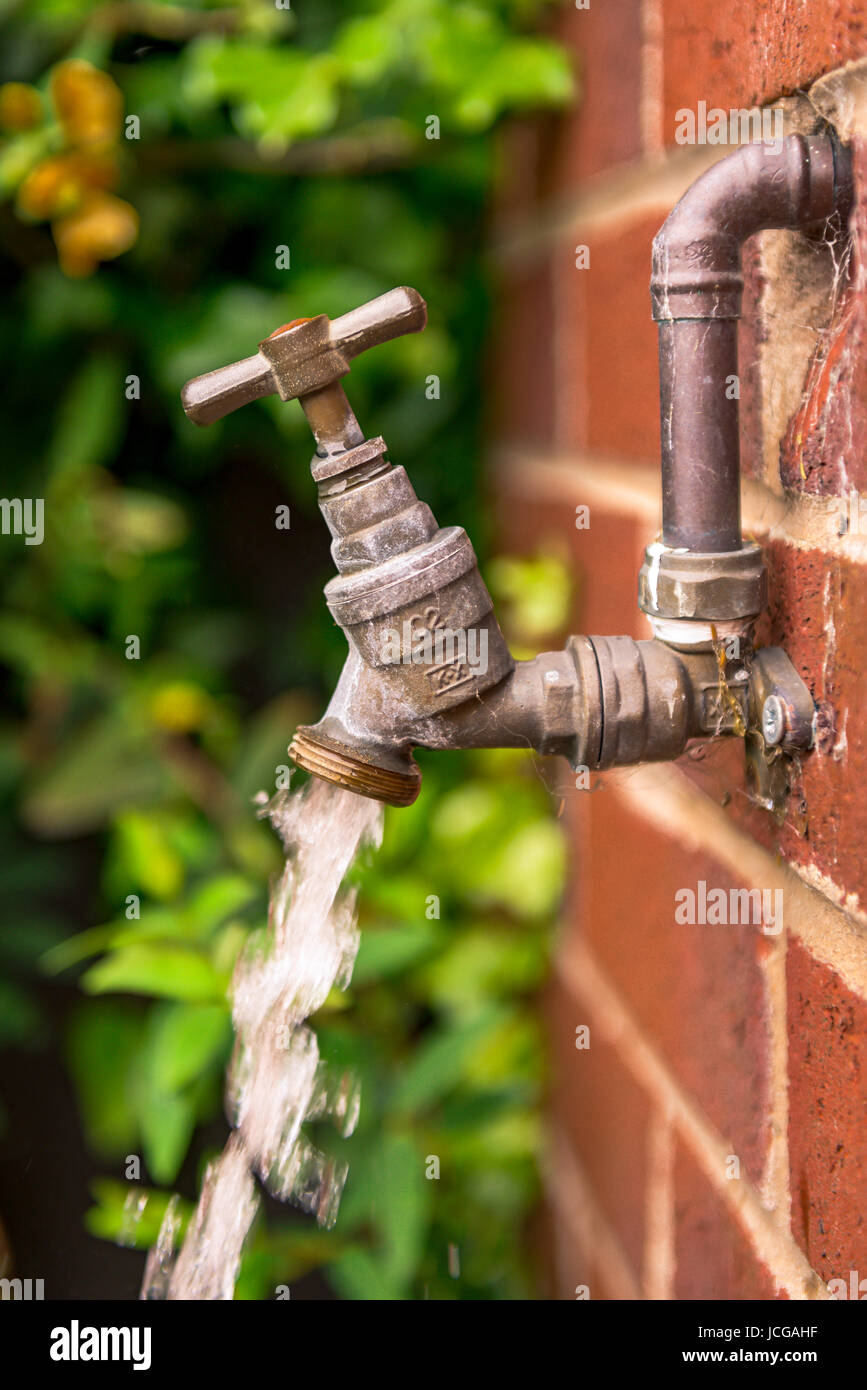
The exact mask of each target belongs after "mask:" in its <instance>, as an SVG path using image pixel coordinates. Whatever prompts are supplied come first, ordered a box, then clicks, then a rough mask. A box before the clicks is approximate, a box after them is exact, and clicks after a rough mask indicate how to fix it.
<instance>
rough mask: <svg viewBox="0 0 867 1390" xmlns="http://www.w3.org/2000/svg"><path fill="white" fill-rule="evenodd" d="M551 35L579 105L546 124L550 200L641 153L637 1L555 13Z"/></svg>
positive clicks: (639, 8)
mask: <svg viewBox="0 0 867 1390" xmlns="http://www.w3.org/2000/svg"><path fill="white" fill-rule="evenodd" d="M553 36H554V38H556V39H558V40H559V41H560V42H561V43H562V44H564V45H565V47H566V48H567V49H568V50H569V52H570V53H573V54H575V58H576V71H577V74H578V84H579V91H578V98H577V100H576V102H575V104H574V106H573V107H572V108H571V109H570V110H569V111H568V112H567V113H566V114H565V115H564V116H561V117H560V118H559V119H550V118H549V120H548V121H547V122H546V136H547V139H546V141H545V149H546V156H545V160H544V165H543V173H542V187H543V191H544V194H545V196H547V197H556V196H558V195H560V194H562V193H564V192H569V191H571V190H572V189H574V188H576V187H577V186H578V185H580V183H581V182H582V181H583V180H584V179H586V178H588V177H589V176H590V175H593V174H599V173H602V172H603V171H604V170H607V169H611V168H612V167H614V166H616V165H618V164H623V163H624V162H626V161H628V160H632V159H636V158H638V157H639V156H640V154H641V119H640V112H641V101H640V93H641V87H642V47H643V39H642V0H618V4H617V5H616V6H615V5H591V6H590V8H589V9H584V10H576V9H575V7H574V5H570V6H565V5H564V6H562V7H560V8H559V9H558V11H557V13H556V15H555V19H554V25H553Z"/></svg>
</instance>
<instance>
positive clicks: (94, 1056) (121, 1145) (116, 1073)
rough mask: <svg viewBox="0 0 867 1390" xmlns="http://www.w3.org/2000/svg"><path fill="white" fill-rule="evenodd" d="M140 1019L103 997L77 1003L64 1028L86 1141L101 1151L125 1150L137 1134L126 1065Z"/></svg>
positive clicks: (131, 1060)
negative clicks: (96, 1000)
mask: <svg viewBox="0 0 867 1390" xmlns="http://www.w3.org/2000/svg"><path fill="white" fill-rule="evenodd" d="M143 1036H144V1020H143V1019H142V1017H141V1015H139V1014H138V1013H134V1012H132V1011H131V1010H130V1009H129V1007H128V1006H127V1005H123V1004H119V1003H115V1002H114V1001H109V1000H100V1001H99V1002H94V1003H89V1004H80V1005H79V1006H78V1008H77V1009H76V1010H75V1011H74V1012H73V1014H72V1016H71V1018H70V1021H69V1025H68V1027H67V1034H66V1054H67V1060H68V1064H69V1069H70V1072H71V1073H72V1079H73V1081H74V1083H75V1087H76V1090H77V1093H78V1101H79V1105H80V1107H81V1113H82V1118H83V1120H84V1126H85V1129H86V1131H87V1138H88V1142H89V1143H90V1145H91V1147H92V1148H93V1149H94V1150H95V1151H96V1152H97V1153H98V1154H101V1155H104V1156H106V1157H110V1158H117V1157H118V1156H119V1155H124V1154H126V1153H129V1152H130V1151H131V1149H132V1147H133V1146H134V1145H135V1143H136V1141H137V1139H138V1120H137V1116H136V1111H135V1107H134V1104H133V1096H132V1082H131V1077H132V1070H133V1067H134V1065H135V1062H136V1059H137V1057H138V1054H139V1049H140V1047H141V1043H142V1039H143Z"/></svg>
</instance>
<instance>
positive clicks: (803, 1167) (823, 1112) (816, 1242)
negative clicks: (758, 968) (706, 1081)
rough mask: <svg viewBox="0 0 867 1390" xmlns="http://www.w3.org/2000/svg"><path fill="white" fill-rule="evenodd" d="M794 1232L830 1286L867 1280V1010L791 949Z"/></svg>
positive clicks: (799, 950)
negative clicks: (851, 1277)
mask: <svg viewBox="0 0 867 1390" xmlns="http://www.w3.org/2000/svg"><path fill="white" fill-rule="evenodd" d="M786 969H787V975H788V982H789V1154H790V1161H791V1172H792V1230H793V1232H794V1234H795V1238H796V1239H797V1241H798V1243H799V1244H800V1245H801V1246H802V1247H803V1249H804V1252H805V1254H806V1255H807V1258H808V1259H809V1261H810V1263H811V1265H813V1267H814V1268H815V1269H816V1270H818V1272H819V1273H820V1274H821V1275H822V1277H823V1278H824V1279H826V1280H827V1279H845V1280H847V1281H848V1278H849V1272H850V1270H856V1271H858V1275H859V1280H860V1279H867V1123H865V1119H867V1004H865V1003H864V1001H863V999H859V998H857V997H856V996H855V995H853V994H852V993H851V992H850V990H849V989H847V987H846V986H845V985H844V984H843V982H842V980H841V979H840V978H839V976H838V975H836V974H835V973H834V972H833V971H832V970H829V969H828V968H827V966H825V965H822V964H820V963H819V962H818V961H816V960H814V959H813V958H812V956H810V955H809V954H808V953H807V952H806V951H805V950H804V949H803V948H802V947H801V946H799V945H798V944H797V942H792V943H790V945H789V951H788V959H787V966H786Z"/></svg>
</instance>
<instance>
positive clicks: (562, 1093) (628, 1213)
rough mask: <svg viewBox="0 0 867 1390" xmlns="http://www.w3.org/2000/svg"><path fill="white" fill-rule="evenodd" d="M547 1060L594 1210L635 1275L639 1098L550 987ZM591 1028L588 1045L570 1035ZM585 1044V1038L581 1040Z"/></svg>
mask: <svg viewBox="0 0 867 1390" xmlns="http://www.w3.org/2000/svg"><path fill="white" fill-rule="evenodd" d="M545 1019H546V1026H547V1030H548V1037H549V1046H550V1053H551V1071H552V1101H553V1106H554V1110H555V1113H556V1114H557V1116H558V1118H559V1122H560V1124H561V1125H562V1126H563V1127H564V1128H565V1130H566V1132H567V1134H568V1135H569V1138H570V1140H571V1142H572V1144H573V1145H574V1148H575V1152H576V1154H577V1155H578V1160H579V1162H580V1164H581V1167H582V1169H583V1170H584V1172H585V1173H586V1175H587V1177H588V1179H589V1181H590V1184H591V1186H592V1188H593V1191H594V1193H595V1195H596V1199H597V1201H598V1204H599V1207H600V1208H601V1210H602V1212H603V1213H604V1215H605V1216H606V1218H607V1220H608V1222H609V1224H610V1226H611V1227H612V1229H613V1230H614V1231H615V1232H616V1234H617V1236H618V1239H619V1241H620V1244H621V1245H622V1247H623V1249H624V1251H625V1252H626V1254H627V1256H628V1258H629V1260H630V1262H631V1264H632V1267H633V1268H634V1269H635V1270H640V1269H641V1260H642V1252H643V1248H644V1193H645V1181H646V1177H645V1167H646V1147H647V1138H646V1135H647V1120H648V1116H649V1113H650V1106H649V1103H648V1100H647V1097H646V1096H645V1094H644V1092H643V1091H642V1090H641V1088H640V1086H639V1085H638V1084H637V1083H636V1082H635V1081H634V1080H633V1077H632V1075H631V1073H630V1072H629V1071H627V1069H626V1067H625V1066H624V1065H623V1063H622V1062H621V1060H620V1058H619V1057H618V1055H617V1051H616V1049H615V1048H614V1047H612V1046H611V1044H610V1043H609V1042H607V1041H606V1040H605V1037H604V1036H603V1034H602V1033H601V1032H600V1030H599V1029H597V1028H596V1027H595V1026H594V1025H593V1024H592V1022H591V1019H590V1018H589V1017H588V1014H587V1011H586V1009H585V1008H584V1007H583V1006H582V1005H581V1004H580V1003H579V1002H578V1001H577V1000H576V999H575V998H574V997H573V996H572V995H571V994H570V992H569V991H568V990H567V989H566V988H565V987H564V986H563V985H562V983H560V982H559V981H557V980H555V981H554V983H553V984H552V986H551V987H550V989H549V991H548V1007H546V1009H545ZM585 1026H586V1027H588V1028H589V1030H590V1031H589V1039H588V1040H589V1046H588V1047H586V1048H582V1049H579V1048H578V1047H577V1046H576V1040H578V1037H577V1035H576V1029H579V1028H581V1029H583V1028H584V1027H585ZM580 1040H581V1041H584V1040H585V1035H584V1034H583V1033H582V1034H581V1035H580Z"/></svg>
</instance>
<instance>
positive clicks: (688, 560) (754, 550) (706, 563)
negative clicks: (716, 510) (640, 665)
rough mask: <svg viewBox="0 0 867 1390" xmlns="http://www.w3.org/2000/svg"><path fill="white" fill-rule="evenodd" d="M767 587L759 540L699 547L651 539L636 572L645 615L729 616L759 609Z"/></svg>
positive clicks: (705, 619)
mask: <svg viewBox="0 0 867 1390" xmlns="http://www.w3.org/2000/svg"><path fill="white" fill-rule="evenodd" d="M766 590H767V579H766V574H765V565H764V560H763V558H762V551H761V548H760V547H759V546H758V545H755V544H753V543H746V544H745V545H744V546H742V548H741V549H740V550H726V551H720V552H700V551H694V550H690V551H687V550H675V549H672V548H670V547H669V546H666V545H663V543H662V542H661V541H653V542H652V543H651V544H650V545H649V546H648V547H647V550H646V551H645V555H644V564H643V565H642V566H641V570H640V571H639V575H638V606H639V608H640V609H641V611H642V612H643V613H646V614H647V616H648V617H649V618H682V619H690V620H693V621H694V620H699V621H702V622H731V621H734V620H739V619H748V618H754V617H755V616H756V615H757V614H758V613H760V612H761V611H762V609H763V608H764V606H765V600H766Z"/></svg>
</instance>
